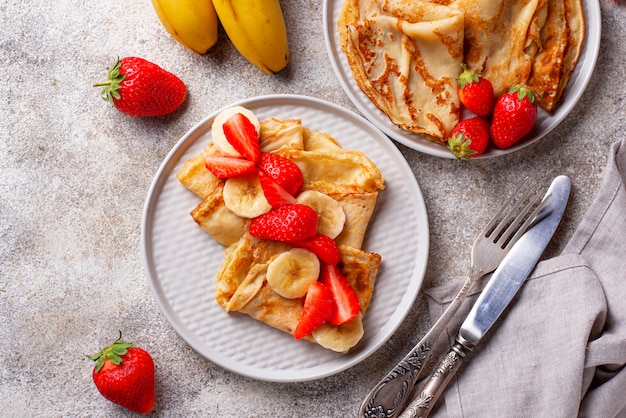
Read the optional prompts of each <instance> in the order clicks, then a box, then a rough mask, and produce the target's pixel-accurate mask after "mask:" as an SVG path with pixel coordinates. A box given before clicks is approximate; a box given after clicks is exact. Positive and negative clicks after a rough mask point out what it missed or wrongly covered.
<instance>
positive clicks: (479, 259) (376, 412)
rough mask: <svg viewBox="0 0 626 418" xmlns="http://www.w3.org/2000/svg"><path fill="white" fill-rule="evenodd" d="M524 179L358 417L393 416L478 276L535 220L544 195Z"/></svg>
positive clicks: (389, 417)
mask: <svg viewBox="0 0 626 418" xmlns="http://www.w3.org/2000/svg"><path fill="white" fill-rule="evenodd" d="M528 183H529V182H528V179H525V180H524V182H523V183H522V184H521V185H520V186H518V188H517V189H516V190H515V192H514V193H513V194H512V195H511V197H510V198H509V199H508V200H507V201H506V203H505V204H504V205H503V206H502V207H501V208H500V210H498V212H497V213H496V214H495V215H494V216H493V218H492V219H491V220H490V221H489V222H488V223H487V225H486V226H485V227H484V228H483V230H482V231H481V232H480V235H479V236H478V237H477V238H476V240H475V241H474V244H473V245H472V250H471V262H470V273H469V275H468V276H467V278H466V279H465V282H464V283H463V286H462V287H461V289H460V290H459V292H458V293H457V295H456V296H455V297H454V300H453V301H452V303H451V304H450V305H449V306H448V308H447V309H446V310H445V312H444V313H443V314H442V315H441V316H440V317H439V319H438V320H437V322H435V324H434V325H433V326H432V327H431V329H430V330H429V331H428V333H426V335H425V336H424V338H422V340H421V341H420V342H419V343H417V345H416V346H415V347H414V348H413V349H412V350H411V351H410V352H409V353H408V354H407V355H406V356H405V357H404V359H402V361H400V363H398V365H397V366H396V367H394V368H393V370H392V371H391V372H389V373H388V374H387V375H386V376H385V377H384V378H383V379H382V380H381V381H380V382H379V383H378V384H377V385H376V386H375V387H374V388H373V389H372V391H371V392H370V393H369V394H368V396H367V397H366V398H365V400H364V401H363V403H362V405H361V410H360V415H359V416H360V417H365V418H383V417H385V418H393V417H397V416H398V415H399V414H400V412H402V408H403V406H404V404H405V403H406V401H407V400H408V398H409V395H410V394H411V391H412V390H413V387H414V386H415V383H416V382H417V381H418V377H419V375H420V373H421V372H422V370H423V367H422V366H423V365H424V364H426V363H427V361H428V360H429V358H430V355H431V348H432V346H433V344H434V343H435V342H436V341H437V339H438V338H439V336H440V335H441V333H442V332H443V331H444V330H445V328H446V327H447V325H448V322H449V321H450V319H451V318H452V317H453V316H454V314H455V313H456V311H457V310H458V308H459V307H460V306H461V304H462V303H463V301H464V300H465V298H466V297H467V295H468V293H469V291H470V290H471V289H472V286H474V283H476V282H477V281H478V280H479V279H480V278H481V277H483V276H485V275H486V274H488V273H490V272H492V271H494V270H495V269H496V268H497V267H498V265H499V264H500V262H501V261H502V259H503V258H504V256H505V255H506V254H507V253H508V252H509V250H510V249H511V247H512V246H513V244H515V242H517V240H518V239H519V238H520V237H521V236H522V235H523V234H524V232H526V230H527V229H528V228H529V227H530V226H531V225H532V224H533V223H534V222H536V221H538V219H535V217H536V215H537V213H538V212H539V210H540V209H541V208H542V207H543V205H544V204H545V203H546V201H547V199H548V197H546V198H544V200H543V202H541V204H537V202H539V201H540V199H541V196H542V192H541V190H540V188H539V187H538V186H537V185H535V184H531V185H529V184H528Z"/></svg>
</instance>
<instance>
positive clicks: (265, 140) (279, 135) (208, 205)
mask: <svg viewBox="0 0 626 418" xmlns="http://www.w3.org/2000/svg"><path fill="white" fill-rule="evenodd" d="M260 146H261V151H262V152H271V153H276V154H279V155H281V156H283V157H286V158H288V159H289V160H291V161H293V162H295V163H296V164H297V165H298V166H299V167H300V170H301V171H302V174H303V176H304V184H303V186H302V189H301V190H302V192H304V191H306V190H315V191H318V192H321V193H324V194H326V195H327V196H330V197H331V198H332V199H334V200H336V201H337V202H339V204H340V205H341V207H342V209H343V212H344V214H345V223H344V228H343V231H342V232H341V233H340V234H339V235H338V236H337V237H336V238H335V242H336V243H337V245H338V246H339V249H340V252H341V262H340V264H339V268H340V269H341V271H342V273H343V274H344V275H345V277H346V279H347V280H348V281H349V282H350V284H351V285H352V287H353V289H354V290H355V292H356V293H357V296H358V299H359V304H360V307H361V312H360V314H359V315H358V316H357V317H356V318H355V319H354V320H353V321H352V322H349V323H347V324H344V325H340V326H334V325H330V324H325V325H323V326H322V327H321V328H319V329H318V330H316V331H315V332H314V333H313V334H311V335H308V336H307V337H305V338H306V339H307V340H309V341H312V342H315V343H318V344H320V345H322V346H323V347H325V348H328V349H331V350H333V351H337V352H347V351H348V350H349V349H350V348H352V347H353V346H354V345H355V344H357V343H358V341H359V340H360V339H361V337H362V335H363V326H362V318H363V315H364V314H365V311H366V310H367V307H368V305H369V303H370V300H371V297H372V293H373V291H374V284H375V281H376V276H377V273H378V269H379V266H380V262H381V256H380V255H379V254H376V253H372V252H367V251H364V250H363V249H361V247H362V244H363V240H364V238H365V234H366V231H367V228H368V225H369V222H370V219H371V217H372V214H373V212H374V207H375V205H376V201H377V198H378V192H379V190H382V189H383V188H384V178H383V176H382V174H381V173H380V171H379V169H378V168H377V167H376V165H375V164H374V163H373V162H372V161H371V160H370V159H369V158H368V157H367V156H366V155H365V154H363V153H361V152H359V151H349V150H345V149H343V148H341V147H340V146H339V144H338V143H337V142H336V141H335V139H334V138H332V137H331V136H330V135H328V134H326V133H323V132H320V131H313V130H310V129H308V128H305V127H304V126H303V125H302V123H301V121H300V120H296V119H293V120H277V119H273V118H272V119H268V120H265V121H262V122H261V127H260ZM207 154H217V150H216V149H215V147H214V145H213V143H210V144H209V145H208V146H207V147H206V148H205V149H204V151H203V152H202V153H201V154H199V155H197V156H196V157H194V158H192V159H190V160H188V161H187V162H186V163H185V164H184V166H183V167H182V168H181V170H180V171H179V172H178V173H177V178H178V180H179V181H180V182H181V183H182V184H183V185H184V186H185V187H187V188H188V189H189V190H191V191H192V192H193V193H195V194H196V195H197V196H198V197H199V198H200V199H202V201H201V203H200V204H198V206H197V207H196V208H194V209H193V211H192V212H191V216H192V217H193V219H194V220H195V221H196V222H197V223H198V224H199V225H200V226H201V227H202V228H203V229H204V230H205V231H206V232H208V233H209V234H210V235H211V236H212V237H213V238H214V239H215V240H216V241H217V242H219V243H220V244H222V245H224V246H226V247H227V248H226V251H225V255H224V261H223V263H222V266H221V268H220V271H219V272H218V273H217V276H216V278H215V283H216V300H217V302H218V303H219V304H220V305H221V306H222V307H224V309H225V310H226V311H228V312H241V313H244V314H247V315H249V316H251V317H252V318H254V319H256V320H258V321H261V322H264V323H265V324H267V325H270V326H272V327H274V328H277V329H279V330H281V331H284V332H287V333H290V334H293V332H294V330H295V328H296V326H297V324H298V322H299V320H300V317H301V314H302V307H303V306H304V298H297V299H287V298H284V297H282V296H280V295H279V294H278V293H276V292H275V291H274V290H272V288H271V286H270V285H269V284H268V282H267V280H266V273H267V269H268V265H269V264H270V263H271V262H272V260H273V259H275V258H276V257H277V256H278V255H280V254H281V253H284V252H285V251H288V250H289V249H290V248H292V247H291V246H289V245H288V244H285V243H282V242H278V241H270V240H262V239H259V238H256V237H253V236H251V235H250V234H249V232H248V226H249V224H250V219H246V218H243V217H240V216H238V215H236V214H234V213H233V212H232V211H231V210H229V209H228V208H227V207H226V204H225V203H224V198H223V193H222V191H223V189H224V184H225V182H226V181H228V180H224V179H218V178H217V177H215V176H213V175H212V174H211V173H210V172H209V171H208V170H207V169H206V167H205V155H207ZM251 192H252V191H251Z"/></svg>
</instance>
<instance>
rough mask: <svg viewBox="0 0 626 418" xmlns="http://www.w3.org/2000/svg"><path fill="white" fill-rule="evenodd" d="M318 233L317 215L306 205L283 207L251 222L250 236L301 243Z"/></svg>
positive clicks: (298, 204)
mask: <svg viewBox="0 0 626 418" xmlns="http://www.w3.org/2000/svg"><path fill="white" fill-rule="evenodd" d="M316 233H317V213H316V212H315V211H314V210H313V209H311V208H310V207H308V206H306V205H302V204H300V203H296V204H294V205H286V206H281V207H279V208H277V209H272V210H271V211H269V212H268V213H265V214H263V215H261V216H258V217H256V218H254V219H253V220H252V222H250V235H252V236H254V237H257V238H261V239H270V240H275V241H299V240H303V239H307V238H310V237H312V236H313V235H315V234H316Z"/></svg>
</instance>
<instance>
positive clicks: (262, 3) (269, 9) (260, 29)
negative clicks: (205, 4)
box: [213, 0, 289, 74]
mask: <svg viewBox="0 0 626 418" xmlns="http://www.w3.org/2000/svg"><path fill="white" fill-rule="evenodd" d="M213 5H214V6H215V10H216V11H217V15H218V17H219V20H220V22H221V23H222V27H223V28H224V30H225V31H226V34H227V35H228V37H229V38H230V40H231V42H232V43H233V45H234V46H235V48H237V50H238V51H239V53H240V54H241V55H243V57H244V58H246V59H247V60H248V61H249V62H251V63H252V64H254V65H256V66H257V67H259V68H260V69H261V70H262V71H263V72H265V73H266V74H275V73H277V72H279V71H280V70H282V69H283V68H285V67H286V66H287V63H288V62H289V44H288V42H287V27H286V25H285V18H284V16H283V11H282V9H281V8H280V3H279V0H248V1H239V0H213Z"/></svg>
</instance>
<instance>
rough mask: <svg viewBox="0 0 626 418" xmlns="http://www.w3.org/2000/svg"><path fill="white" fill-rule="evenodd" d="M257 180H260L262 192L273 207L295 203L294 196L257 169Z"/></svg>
mask: <svg viewBox="0 0 626 418" xmlns="http://www.w3.org/2000/svg"><path fill="white" fill-rule="evenodd" d="M259 180H260V181H261V188H262V189H263V194H264V195H265V198H266V199H267V201H268V203H269V204H270V205H271V206H272V207H273V208H279V207H281V206H285V205H293V204H294V203H297V200H296V198H295V197H293V196H292V195H291V194H289V192H287V190H285V189H284V188H283V187H282V186H281V185H279V184H278V183H276V182H275V181H274V180H273V179H272V178H271V177H270V176H268V175H267V174H265V173H264V172H263V171H261V170H259Z"/></svg>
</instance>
